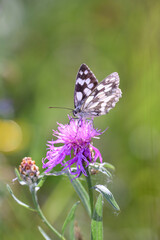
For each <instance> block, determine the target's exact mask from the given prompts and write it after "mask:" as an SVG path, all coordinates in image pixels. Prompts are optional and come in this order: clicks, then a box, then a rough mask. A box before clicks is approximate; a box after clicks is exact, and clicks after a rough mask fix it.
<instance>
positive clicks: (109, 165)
mask: <svg viewBox="0 0 160 240" xmlns="http://www.w3.org/2000/svg"><path fill="white" fill-rule="evenodd" d="M103 166H104V167H106V168H109V169H111V170H115V167H114V166H113V165H112V164H111V163H107V162H104V163H103Z"/></svg>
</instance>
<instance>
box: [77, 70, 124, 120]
mask: <svg viewBox="0 0 160 240" xmlns="http://www.w3.org/2000/svg"><path fill="white" fill-rule="evenodd" d="M121 96H122V92H121V90H120V89H119V76H118V73H116V72H114V73H112V74H110V75H109V76H108V77H106V78H105V79H104V80H103V81H102V82H100V83H99V84H98V86H97V87H96V88H95V89H94V90H93V91H92V93H91V94H90V95H89V97H88V98H87V99H86V101H85V102H84V104H83V105H82V108H81V110H82V112H86V113H88V115H91V116H100V115H104V114H106V113H108V112H109V111H110V110H111V109H112V108H114V107H115V105H116V103H117V102H118V101H119V98H120V97H121Z"/></svg>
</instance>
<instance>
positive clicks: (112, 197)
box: [93, 185, 120, 211]
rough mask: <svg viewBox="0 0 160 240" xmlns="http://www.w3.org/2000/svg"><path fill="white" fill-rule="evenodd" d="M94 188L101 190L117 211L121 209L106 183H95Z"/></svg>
mask: <svg viewBox="0 0 160 240" xmlns="http://www.w3.org/2000/svg"><path fill="white" fill-rule="evenodd" d="M93 188H94V189H95V190H96V191H98V192H100V193H101V194H102V195H103V196H104V198H105V199H106V200H107V201H108V202H109V203H110V204H111V206H112V207H113V208H114V209H115V210H116V211H120V208H119V206H118V204H117V202H116V200H115V199H114V196H113V194H112V193H111V192H110V191H109V190H108V188H106V187H105V186H104V185H95V186H94V187H93Z"/></svg>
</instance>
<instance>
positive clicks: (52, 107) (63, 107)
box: [49, 107, 74, 111]
mask: <svg viewBox="0 0 160 240" xmlns="http://www.w3.org/2000/svg"><path fill="white" fill-rule="evenodd" d="M49 108H58V109H67V110H72V111H73V110H74V109H72V108H67V107H49Z"/></svg>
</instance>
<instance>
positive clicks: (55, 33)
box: [0, 0, 160, 240]
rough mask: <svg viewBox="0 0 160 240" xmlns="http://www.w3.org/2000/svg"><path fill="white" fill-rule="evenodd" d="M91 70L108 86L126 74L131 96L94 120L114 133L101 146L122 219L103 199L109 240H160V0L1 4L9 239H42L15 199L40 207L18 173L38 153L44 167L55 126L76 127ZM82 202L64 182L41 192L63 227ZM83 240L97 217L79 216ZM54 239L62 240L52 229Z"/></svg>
mask: <svg viewBox="0 0 160 240" xmlns="http://www.w3.org/2000/svg"><path fill="white" fill-rule="evenodd" d="M82 63H86V64H87V65H88V66H89V67H90V68H91V70H92V71H93V72H94V73H95V75H96V77H97V79H98V80H99V81H101V80H102V79H104V78H105V77H106V76H107V75H109V74H110V73H112V72H115V71H116V72H118V73H119V75H120V79H121V83H120V87H121V89H122V92H123V98H121V99H120V102H119V103H118V104H117V105H116V108H115V109H113V110H112V111H111V112H110V113H109V114H108V115H106V116H102V117H99V118H97V119H95V126H96V127H98V128H100V129H103V130H104V129H105V128H106V127H108V126H109V129H108V130H107V132H106V133H105V134H104V135H102V136H101V140H99V141H95V142H94V145H95V146H96V147H98V148H99V149H100V151H101V153H102V156H103V159H104V161H107V162H110V163H111V164H113V165H114V166H115V167H116V171H115V173H114V178H113V182H112V183H109V184H108V183H107V181H106V180H105V179H103V178H102V177H101V176H99V177H98V175H97V176H94V179H93V180H94V181H95V182H97V183H99V181H103V183H104V184H105V185H107V186H108V188H109V189H110V190H111V191H112V192H113V194H114V196H115V198H116V200H117V202H118V204H119V206H120V208H121V212H120V214H119V215H116V214H115V212H114V211H113V210H112V209H111V208H110V207H109V205H108V204H107V202H104V239H108V240H143V239H144V240H158V239H160V183H159V182H160V181H159V177H160V123H159V122H160V120H159V117H160V94H159V89H160V2H159V1H155V0H152V1H149V0H148V1H147V0H146V1H145V0H142V1H138V0H137V1H136V0H135V1H127V0H123V1H122V0H117V1H109V0H107V1H104V0H99V1H98V0H93V1H89V0H88V1H82V0H81V1H80V0H77V1H74V0H68V1H65V0H59V1H54V0H45V1H44V0H1V1H0V208H1V209H0V239H7V240H14V239H16V240H23V239H24V240H28V239H30V240H32V239H43V237H42V236H41V235H40V233H39V232H38V229H37V225H40V226H42V227H43V228H44V229H45V230H46V231H47V230H48V229H46V227H45V226H44V225H43V223H42V222H41V220H40V219H39V218H38V216H37V215H36V214H34V213H32V212H29V211H28V210H26V209H24V208H22V207H21V206H19V205H18V204H17V203H16V202H15V201H14V200H13V199H12V198H11V196H10V195H9V194H8V193H7V191H6V186H5V184H6V183H9V184H10V185H11V187H12V189H13V190H14V192H15V194H16V196H18V197H19V198H20V199H21V200H22V201H25V202H26V203H29V204H30V205H31V204H32V201H31V196H30V194H29V192H28V189H27V188H25V187H21V186H20V185H19V184H18V183H17V182H15V183H14V184H12V183H11V181H12V179H13V178H14V177H15V175H14V168H15V167H18V166H19V164H20V162H21V159H22V158H23V157H25V156H31V157H32V158H33V159H34V160H36V163H37V165H38V166H39V167H40V170H42V168H41V167H42V163H41V159H42V157H44V156H45V154H46V142H47V140H51V139H52V129H56V128H57V124H56V122H61V123H67V122H68V118H67V114H68V112H67V111H66V110H58V109H48V107H49V106H65V107H73V91H74V84H75V78H76V74H77V71H78V69H79V66H80V65H81V64H82ZM77 199H78V197H77V196H76V194H75V193H74V190H73V188H72V186H71V184H70V182H69V181H68V180H67V179H66V178H65V177H57V178H50V179H48V180H47V181H46V183H45V185H44V186H43V188H42V189H41V190H40V192H39V201H40V205H41V206H42V210H43V211H44V213H45V215H46V216H47V218H48V219H49V220H50V221H51V223H52V224H53V225H54V226H55V227H56V228H57V229H59V230H60V229H61V226H62V223H63V221H64V219H65V217H66V215H67V213H68V211H69V210H70V208H71V206H72V205H73V203H75V202H76V201H77ZM76 218H77V220H78V224H79V226H80V229H81V231H82V233H83V237H84V239H86V240H87V239H89V219H88V216H87V214H86V213H85V210H84V208H83V206H79V207H78V209H77V213H76ZM48 234H49V235H50V236H51V237H52V238H53V239H57V238H56V237H55V236H53V235H52V234H51V233H50V232H48Z"/></svg>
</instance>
